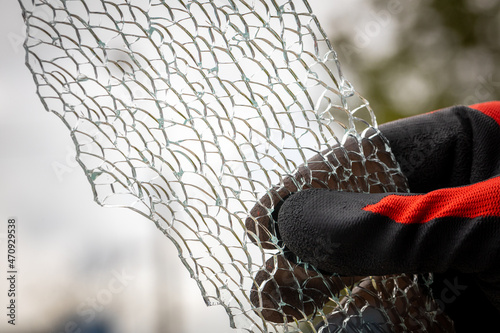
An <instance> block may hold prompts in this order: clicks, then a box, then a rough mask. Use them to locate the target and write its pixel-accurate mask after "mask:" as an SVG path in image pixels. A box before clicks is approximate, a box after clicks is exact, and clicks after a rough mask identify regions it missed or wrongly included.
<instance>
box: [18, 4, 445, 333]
mask: <svg viewBox="0 0 500 333" xmlns="http://www.w3.org/2000/svg"><path fill="white" fill-rule="evenodd" d="M20 4H21V6H22V8H23V15H24V18H25V21H26V24H27V38H26V43H25V49H26V52H27V65H28V67H29V68H30V70H31V71H32V73H33V77H34V80H35V82H36V84H37V87H38V91H37V92H38V94H39V96H40V98H41V100H42V102H43V104H44V106H45V108H46V109H47V110H48V111H51V112H53V113H55V114H56V115H57V116H58V117H59V118H60V119H61V120H62V121H63V122H64V123H65V124H66V126H67V127H68V129H69V130H70V134H71V136H72V138H73V140H74V142H75V145H76V150H77V154H78V160H79V162H80V164H81V165H82V167H83V169H84V171H85V173H86V175H87V177H88V179H89V182H90V183H91V185H92V189H93V191H94V196H95V200H96V201H97V202H98V203H100V204H101V205H104V206H113V207H128V208H130V209H132V210H134V211H136V212H138V213H140V214H142V215H144V216H147V217H148V218H149V219H151V220H152V221H153V222H154V223H155V224H156V225H157V227H158V228H159V229H160V230H161V231H162V232H163V233H164V234H165V235H166V236H167V237H168V238H169V239H170V240H171V241H172V242H173V243H174V244H175V246H176V247H177V249H178V251H179V255H180V258H181V260H182V261H183V263H184V265H185V266H186V268H187V269H188V270H189V272H190V273H191V276H192V277H193V279H195V280H196V281H197V283H198V286H199V287H200V290H201V294H202V296H203V298H204V299H205V301H206V304H207V305H220V306H223V307H224V308H225V309H226V311H227V313H228V315H229V317H230V323H231V325H232V326H233V327H237V328H241V329H245V330H248V331H252V332H269V331H279V332H282V331H288V332H295V331H304V332H309V331H316V330H317V331H322V332H326V331H327V328H326V326H324V325H326V322H327V318H330V321H331V324H330V329H331V330H332V331H334V330H336V329H337V328H338V329H341V328H342V327H344V328H345V327H354V328H355V330H359V331H366V330H367V329H368V328H370V329H375V328H374V327H378V328H379V329H393V330H395V331H398V330H404V329H406V328H411V329H421V330H422V331H426V330H433V329H436V327H447V326H446V325H449V324H450V323H449V322H447V321H446V318H444V317H443V316H441V317H439V316H437V313H438V308H437V306H436V304H435V302H434V301H433V300H432V297H431V296H423V295H424V292H423V291H422V290H421V289H422V288H423V287H422V285H421V284H418V283H417V277H416V276H406V275H401V276H386V277H349V278H340V277H338V276H325V275H323V274H322V273H321V272H319V271H317V270H316V269H315V268H314V267H312V266H310V265H308V264H306V263H302V262H301V261H300V258H295V259H294V260H293V261H289V260H287V259H285V255H287V254H286V253H285V252H286V250H285V249H284V248H283V245H282V244H281V243H280V241H279V239H278V238H277V237H276V235H275V233H274V232H273V231H274V228H273V225H274V220H273V218H272V213H273V211H274V209H275V205H276V204H277V203H278V202H279V201H280V199H281V198H283V197H284V196H286V195H287V194H289V193H290V192H293V191H299V190H302V189H307V188H310V187H329V188H333V189H341V190H347V191H360V192H361V191H362V192H382V191H406V190H407V186H406V180H405V178H404V176H403V175H402V173H401V171H400V170H399V168H398V166H397V163H396V161H395V160H394V157H393V155H392V153H391V151H390V148H389V146H388V143H387V141H386V140H385V138H384V137H383V136H382V135H381V134H380V132H379V131H378V129H377V124H376V120H375V115H374V113H373V111H372V109H371V108H370V106H369V104H368V102H367V101H366V100H365V99H364V98H363V97H361V96H360V95H359V94H358V93H357V92H356V90H355V89H354V88H353V87H352V85H351V84H350V83H349V81H347V79H346V78H345V77H344V76H343V74H342V71H341V68H340V64H339V61H338V58H337V54H336V53H335V51H334V50H333V48H332V46H331V45H330V43H329V41H328V39H327V37H326V35H325V33H324V32H323V30H322V29H321V27H320V25H319V23H318V21H317V19H316V17H315V16H314V14H313V13H312V12H311V9H310V7H309V5H308V3H307V2H306V1H302V0H290V1H285V0H251V1H232V0H216V1H209V0H202V1H197V0H192V1H188V0H177V1H175V0H172V1H161V0H137V1H133V2H131V1H126V0H115V1H101V0H85V1H83V0H71V1H69V0H66V1H65V0H54V1H45V0H20ZM288 258H289V257H288ZM427 278H428V279H427V281H428V283H430V279H431V276H429V277H427ZM425 295H427V293H425ZM365 315H366V316H365ZM366 317H371V318H372V319H373V318H376V320H374V321H373V320H372V321H371V322H366V320H365V319H366ZM443 318H444V319H443ZM322 323H323V324H324V325H323V327H322ZM336 323H337V324H336ZM335 325H337V326H338V327H337V326H335ZM367 325H368V326H367ZM370 325H372V326H370ZM373 325H374V326H373ZM315 326H316V327H317V328H316V329H315V328H314V327H315ZM334 326H335V327H337V328H335V327H334ZM321 327H322V328H321Z"/></svg>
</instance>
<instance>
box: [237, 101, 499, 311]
mask: <svg viewBox="0 0 500 333" xmlns="http://www.w3.org/2000/svg"><path fill="white" fill-rule="evenodd" d="M380 130H381V132H382V133H383V134H384V136H385V137H386V138H387V139H388V141H389V142H390V146H391V148H392V151H393V153H394V155H395V157H396V160H398V162H399V163H400V165H401V168H402V170H403V172H404V174H405V175H406V176H407V177H408V182H409V185H410V189H411V190H412V192H413V193H420V194H396V193H384V194H359V193H348V192H338V191H332V190H328V189H313V190H307V191H302V192H298V193H296V194H293V195H289V196H288V197H287V199H286V200H284V203H283V205H282V206H281V208H280V209H279V215H278V216H279V218H278V229H279V237H280V239H281V240H283V241H284V243H285V244H286V246H287V247H288V248H289V249H290V250H291V251H292V252H294V253H295V254H296V255H297V256H299V257H300V258H301V259H302V260H303V261H306V262H310V263H312V264H314V265H315V266H316V267H318V268H320V269H322V270H324V271H327V272H332V273H338V274H341V275H346V276H352V275H383V274H394V273H424V272H437V273H442V274H437V275H436V277H437V280H438V281H437V285H438V286H437V287H436V289H435V291H437V292H434V296H435V297H436V298H438V301H440V302H441V303H442V304H440V305H444V310H445V312H446V313H451V312H454V315H453V316H452V318H453V319H454V320H455V321H460V320H466V319H467V318H469V319H470V320H472V321H477V316H475V315H474V316H469V317H467V318H465V317H464V316H462V313H469V314H470V313H471V312H474V311H475V310H478V311H476V312H480V313H483V314H488V316H487V317H492V316H491V314H493V313H495V312H494V310H492V309H495V308H496V309H500V283H499V282H500V274H499V272H498V268H497V267H500V260H499V259H500V196H499V194H500V177H499V175H500V145H499V144H498V139H499V138H500V102H490V103H483V104H478V105H473V106H471V107H470V108H469V107H452V108H448V109H444V110H440V111H436V112H433V113H429V114H424V115H420V116H416V117H411V118H407V119H403V120H400V121H396V122H391V123H389V124H386V125H383V126H381V127H380ZM368 171H369V172H370V170H368ZM333 188H335V189H344V188H342V187H340V188H338V186H337V188H336V187H333ZM290 192H293V190H292V191H290ZM247 225H248V222H247ZM271 229H272V228H271ZM256 230H257V232H256V233H257V234H258V235H259V239H260V241H264V242H265V237H261V235H262V234H263V233H259V232H258V231H259V230H258V228H257V229H256ZM272 232H273V231H271V232H270V233H272ZM263 239H264V240H263ZM463 278H465V281H466V284H464V283H463V282H457V281H462V280H461V279H463ZM457 279H458V280H457ZM443 286H445V287H447V289H443V288H442V287H443ZM477 286H479V287H480V289H481V290H482V291H483V292H484V294H485V295H487V298H488V299H489V301H490V302H491V303H488V301H485V300H484V296H483V295H480V292H478V288H477ZM440 288H441V289H440ZM433 289H434V287H433ZM466 294H469V296H468V297H465V295H466ZM458 296H460V297H458ZM451 303H453V304H451ZM452 308H455V310H453V311H452V310H450V309H452ZM478 308H479V309H478ZM456 309H459V310H456ZM460 309H463V311H461V310H460ZM478 315H479V314H478ZM471 317H472V318H471ZM492 319H494V317H493V318H491V319H490V321H491V320H492Z"/></svg>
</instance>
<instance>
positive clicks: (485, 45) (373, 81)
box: [329, 0, 500, 123]
mask: <svg viewBox="0 0 500 333" xmlns="http://www.w3.org/2000/svg"><path fill="white" fill-rule="evenodd" d="M350 14H351V13H349V15H345V17H342V18H341V19H342V21H341V24H342V25H344V26H345V25H347V26H348V27H349V28H348V29H346V28H343V29H342V30H341V31H339V30H338V29H337V28H336V27H335V26H331V27H330V30H332V29H333V30H334V32H331V31H329V36H330V38H332V42H333V45H334V47H335V48H336V49H337V52H338V53H339V56H340V60H341V61H342V63H343V65H344V66H345V67H348V69H349V72H350V73H349V77H350V78H351V80H352V81H353V83H354V85H355V86H356V87H357V89H358V91H359V92H360V93H361V94H362V95H363V96H364V97H366V98H367V99H368V100H369V101H370V103H371V105H372V107H373V108H374V110H375V112H376V113H377V118H378V122H379V123H383V122H386V121H389V120H393V119H396V118H401V117H405V116H409V115H412V114H417V113H423V112H427V111H431V110H435V109H438V108H442V107H446V106H450V105H454V104H467V105H469V104H473V103H478V102H482V101H487V100H494V99H498V98H500V67H499V66H497V62H498V60H499V59H500V2H499V1H495V0H405V1H403V0H390V1H386V0H368V1H365V2H363V3H362V4H361V5H359V6H357V8H356V15H350Z"/></svg>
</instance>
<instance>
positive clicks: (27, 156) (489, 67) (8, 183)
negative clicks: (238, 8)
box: [0, 0, 500, 333]
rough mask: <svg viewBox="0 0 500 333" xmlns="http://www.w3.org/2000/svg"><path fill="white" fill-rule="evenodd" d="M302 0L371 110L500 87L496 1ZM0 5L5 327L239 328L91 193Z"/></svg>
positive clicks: (387, 115)
mask: <svg viewBox="0 0 500 333" xmlns="http://www.w3.org/2000/svg"><path fill="white" fill-rule="evenodd" d="M310 3H311V6H312V9H313V11H314V12H315V13H316V15H317V16H318V18H319V20H320V22H321V24H322V26H323V28H324V30H325V31H326V32H327V34H328V36H329V37H330V38H331V41H332V43H333V46H334V48H335V50H336V51H337V53H338V54H339V58H340V60H341V63H342V65H343V68H344V71H345V74H346V77H347V78H348V79H349V80H350V81H351V82H352V83H353V84H354V86H355V88H356V89H357V90H358V91H359V92H360V93H361V94H362V95H363V96H364V97H366V98H367V99H368V100H369V101H370V102H371V104H372V107H373V109H374V110H375V113H376V115H377V119H378V121H379V123H383V122H386V121H389V120H392V119H396V118H401V117H406V116H409V115H412V114H417V113H423V112H427V111H431V110H434V109H438V108H442V107H446V106H449V105H453V104H473V103H477V102H481V101H487V100H493V99H498V98H500V70H499V69H498V68H497V66H496V63H497V62H498V61H499V60H500V58H499V56H500V3H499V2H498V1H495V0H453V1H451V0H439V1H438V0H389V1H382V0H335V1H328V2H327V1H324V0H311V1H310ZM0 8H1V10H0V24H1V29H0V31H1V32H0V38H1V44H0V102H1V103H0V219H1V224H0V305H1V306H0V307H1V308H2V309H4V310H2V311H0V318H2V319H0V332H6V333H7V332H34V333H36V332H57V333H59V332H82V333H85V332H87V333H88V332H120V333H122V332H124V333H127V332H139V331H140V332H181V333H184V332H186V333H188V332H200V331H204V332H234V331H233V330H231V329H230V328H229V321H228V318H227V316H226V314H225V312H224V310H223V309H222V307H217V306H214V307H206V306H205V304H204V302H203V300H202V298H201V294H200V292H199V290H198V287H197V286H196V284H195V282H194V280H191V279H190V277H189V274H188V271H187V270H186V269H185V268H184V267H183V266H182V264H181V262H180V260H179V259H178V258H177V252H176V249H175V248H174V246H173V245H172V244H171V243H170V241H168V240H167V239H166V238H165V237H164V236H163V235H162V234H161V233H160V232H159V231H157V230H156V228H155V226H154V224H153V223H152V222H150V221H148V220H147V219H145V218H143V217H141V216H139V215H138V214H135V213H133V212H131V211H128V210H125V209H110V208H101V207H99V206H98V205H97V204H96V203H94V201H93V195H92V191H91V187H90V185H89V184H88V182H87V179H86V178H85V175H84V174H83V172H82V170H81V169H80V167H79V165H78V164H77V163H76V161H75V153H74V148H73V143H72V141H71V139H70V136H69V131H68V130H67V129H66V128H65V127H64V125H63V123H62V122H61V121H60V120H58V119H57V117H55V116H54V115H53V114H49V113H47V112H45V111H44V109H43V106H42V105H41V103H40V101H39V99H38V97H37V96H36V94H35V91H36V88H35V85H34V83H33V80H32V77H31V74H30V73H29V71H28V69H27V68H26V67H25V65H24V50H23V47H22V43H23V40H24V26H23V21H22V16H21V10H20V8H19V5H18V3H17V2H15V1H9V2H4V3H2V4H1V5H0ZM8 218H16V220H17V223H18V225H17V229H18V234H17V237H18V244H17V245H18V248H17V256H18V259H17V260H18V271H19V275H18V281H17V282H18V284H17V292H18V294H17V305H18V309H17V318H16V326H11V325H8V324H7V317H6V315H5V314H6V310H5V307H6V306H7V301H8V297H7V290H8V285H7V280H6V271H7V259H6V246H7V242H6V235H7V219H8Z"/></svg>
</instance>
